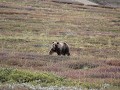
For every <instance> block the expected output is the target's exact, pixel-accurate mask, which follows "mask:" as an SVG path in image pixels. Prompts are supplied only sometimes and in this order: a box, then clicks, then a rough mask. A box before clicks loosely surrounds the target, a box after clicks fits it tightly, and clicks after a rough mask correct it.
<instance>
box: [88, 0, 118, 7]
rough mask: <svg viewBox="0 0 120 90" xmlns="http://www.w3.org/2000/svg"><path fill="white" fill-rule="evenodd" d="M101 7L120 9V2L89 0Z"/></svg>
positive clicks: (114, 0)
mask: <svg viewBox="0 0 120 90" xmlns="http://www.w3.org/2000/svg"><path fill="white" fill-rule="evenodd" d="M89 1H92V2H95V3H97V4H100V5H106V6H112V7H120V0H89Z"/></svg>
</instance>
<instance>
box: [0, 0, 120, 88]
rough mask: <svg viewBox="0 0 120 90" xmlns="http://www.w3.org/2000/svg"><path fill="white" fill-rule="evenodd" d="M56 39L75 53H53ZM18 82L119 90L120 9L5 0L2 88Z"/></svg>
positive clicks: (0, 24)
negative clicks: (51, 53)
mask: <svg viewBox="0 0 120 90" xmlns="http://www.w3.org/2000/svg"><path fill="white" fill-rule="evenodd" d="M53 41H64V42H67V43H68V44H69V45H70V53H71V56H70V57H68V56H57V55H56V54H54V55H52V56H50V55H49V51H50V48H51V47H50V46H51V44H52V42H53ZM13 83H14V84H22V83H29V84H31V85H38V84H39V85H40V86H75V87H85V88H88V89H89V88H97V89H100V88H103V87H104V88H110V89H111V90H113V88H114V89H118V90H119V89H120V8H113V9H112V8H101V7H92V6H85V5H75V4H62V3H55V2H51V1H49V0H48V1H46V0H22V1H21V0H0V88H2V90H3V88H7V87H5V86H4V85H6V84H13ZM110 89H109V90H110ZM6 90H7V89H6ZM22 90H23V89H22Z"/></svg>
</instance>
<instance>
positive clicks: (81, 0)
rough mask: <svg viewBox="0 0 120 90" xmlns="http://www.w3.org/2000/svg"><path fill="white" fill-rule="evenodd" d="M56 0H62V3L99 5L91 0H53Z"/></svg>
mask: <svg viewBox="0 0 120 90" xmlns="http://www.w3.org/2000/svg"><path fill="white" fill-rule="evenodd" d="M52 1H54V2H61V3H77V4H84V5H97V4H96V3H94V2H91V1H89V0H52Z"/></svg>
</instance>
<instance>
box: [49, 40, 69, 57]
mask: <svg viewBox="0 0 120 90" xmlns="http://www.w3.org/2000/svg"><path fill="white" fill-rule="evenodd" d="M54 52H55V53H57V55H64V56H65V55H68V56H69V55H70V52H69V46H68V44H66V43H65V42H53V44H52V48H51V50H50V52H49V55H52V54H53V53H54Z"/></svg>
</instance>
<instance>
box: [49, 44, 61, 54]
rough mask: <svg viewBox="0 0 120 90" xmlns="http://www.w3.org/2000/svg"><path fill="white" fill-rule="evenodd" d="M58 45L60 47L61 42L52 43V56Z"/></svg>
mask: <svg viewBox="0 0 120 90" xmlns="http://www.w3.org/2000/svg"><path fill="white" fill-rule="evenodd" d="M58 45H59V42H53V43H52V48H51V50H50V52H49V54H50V55H51V54H53V53H54V52H56V51H57V49H58Z"/></svg>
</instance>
